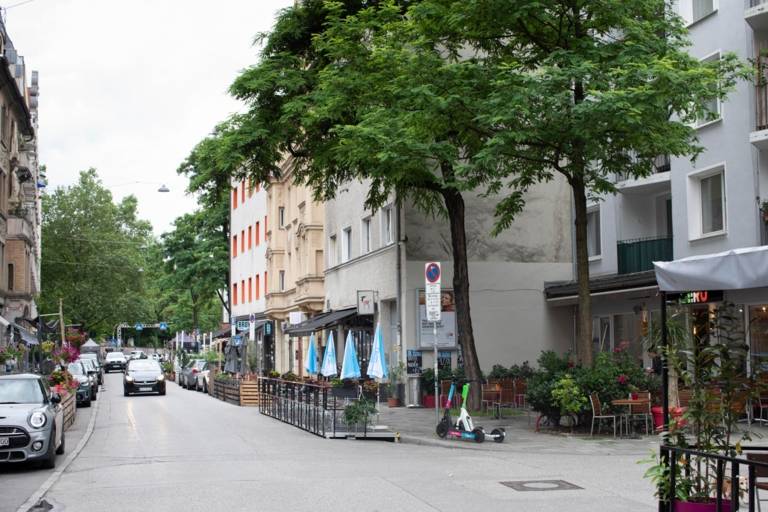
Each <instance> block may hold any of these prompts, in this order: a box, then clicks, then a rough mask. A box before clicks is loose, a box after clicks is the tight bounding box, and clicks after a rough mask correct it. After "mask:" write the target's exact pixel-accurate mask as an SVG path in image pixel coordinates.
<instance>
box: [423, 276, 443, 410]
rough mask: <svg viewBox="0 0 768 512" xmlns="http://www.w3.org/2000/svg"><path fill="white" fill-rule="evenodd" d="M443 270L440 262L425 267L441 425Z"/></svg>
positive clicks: (425, 286)
mask: <svg viewBox="0 0 768 512" xmlns="http://www.w3.org/2000/svg"><path fill="white" fill-rule="evenodd" d="M441 279H442V268H441V267H440V262H439V261H430V262H429V263H427V264H426V265H424V305H425V307H426V309H427V320H430V321H431V322H432V348H433V352H434V354H433V356H434V365H433V368H434V370H433V371H434V372H435V421H437V423H440V379H439V377H438V371H439V370H438V367H437V322H439V321H440V310H441V306H442V301H441V300H440V296H441V293H440V283H441Z"/></svg>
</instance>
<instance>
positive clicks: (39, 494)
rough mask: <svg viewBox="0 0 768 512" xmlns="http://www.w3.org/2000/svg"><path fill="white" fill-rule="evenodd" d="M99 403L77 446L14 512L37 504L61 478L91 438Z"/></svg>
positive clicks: (20, 511) (19, 511)
mask: <svg viewBox="0 0 768 512" xmlns="http://www.w3.org/2000/svg"><path fill="white" fill-rule="evenodd" d="M100 404H101V400H97V401H96V407H94V408H93V412H92V413H91V419H90V420H89V422H88V427H87V428H86V430H85V434H83V437H82V438H81V439H80V442H79V443H77V446H76V447H75V449H74V450H73V451H72V452H71V453H70V454H69V456H68V457H67V460H65V461H64V464H62V465H61V466H59V467H58V468H57V469H56V471H54V472H53V474H52V475H51V476H49V477H48V480H46V481H45V482H43V485H41V486H40V488H39V489H38V490H37V491H35V493H34V494H33V495H32V496H30V497H29V499H28V500H27V501H25V502H24V503H23V504H22V505H21V506H20V507H19V508H18V509H17V510H16V512H28V511H29V510H30V509H32V508H34V507H36V506H37V504H38V503H39V502H40V500H41V499H42V498H43V496H45V493H47V492H48V491H49V490H50V489H51V487H53V486H54V484H55V483H56V482H57V481H58V480H59V478H61V475H62V474H64V471H66V470H67V468H68V467H69V465H70V464H72V462H74V460H75V459H76V458H77V456H78V455H80V452H81V451H83V448H85V445H86V444H87V443H88V440H89V439H90V438H91V435H92V434H93V429H94V426H95V425H96V416H97V414H98V412H99V405H100Z"/></svg>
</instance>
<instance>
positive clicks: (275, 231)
mask: <svg viewBox="0 0 768 512" xmlns="http://www.w3.org/2000/svg"><path fill="white" fill-rule="evenodd" d="M292 165H293V160H292V159H291V158H286V159H285V160H284V161H283V162H282V164H281V173H280V177H279V178H276V179H273V180H272V181H271V182H270V184H269V187H268V188H267V191H266V195H267V216H268V218H269V223H268V224H267V226H266V227H265V230H266V237H267V252H266V261H267V274H266V277H265V279H264V283H265V286H266V287H267V292H266V310H265V312H266V316H267V318H268V319H270V320H272V321H273V322H274V332H275V367H276V368H277V369H278V371H280V372H286V371H292V372H294V373H297V374H301V373H302V372H303V370H302V367H303V364H302V362H303V353H304V350H305V349H306V346H307V345H306V343H307V340H306V339H305V337H303V336H299V337H296V336H290V335H289V334H288V330H289V327H290V326H292V325H297V324H300V323H301V322H303V321H305V320H306V319H307V318H311V317H313V316H315V315H317V314H318V313H320V312H322V311H323V305H324V301H325V292H324V288H323V280H324V279H323V273H324V270H325V262H324V247H323V212H324V206H323V205H322V204H320V203H318V202H316V201H314V199H313V197H312V192H311V191H310V190H309V189H308V188H307V187H305V186H303V185H300V184H297V183H295V182H294V178H293V169H292Z"/></svg>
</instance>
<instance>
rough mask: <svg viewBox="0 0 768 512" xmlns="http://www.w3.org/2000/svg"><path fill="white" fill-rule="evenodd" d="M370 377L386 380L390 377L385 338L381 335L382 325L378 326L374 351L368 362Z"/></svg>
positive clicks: (374, 339) (374, 337)
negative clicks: (385, 355)
mask: <svg viewBox="0 0 768 512" xmlns="http://www.w3.org/2000/svg"><path fill="white" fill-rule="evenodd" d="M367 373H368V376H369V377H373V378H374V379H386V378H387V376H388V375H389V371H388V370H387V361H386V359H385V358H384V337H383V336H382V335H381V324H376V333H375V334H374V335H373V351H372V352H371V360H370V361H369V362H368V370H367Z"/></svg>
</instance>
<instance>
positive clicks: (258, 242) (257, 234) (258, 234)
mask: <svg viewBox="0 0 768 512" xmlns="http://www.w3.org/2000/svg"><path fill="white" fill-rule="evenodd" d="M254 235H255V236H254V238H255V240H256V245H259V244H260V243H261V242H260V241H259V238H261V229H259V223H258V222H256V230H255V231H254Z"/></svg>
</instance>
